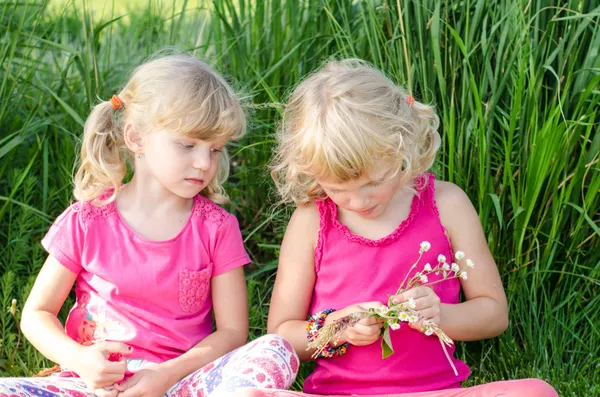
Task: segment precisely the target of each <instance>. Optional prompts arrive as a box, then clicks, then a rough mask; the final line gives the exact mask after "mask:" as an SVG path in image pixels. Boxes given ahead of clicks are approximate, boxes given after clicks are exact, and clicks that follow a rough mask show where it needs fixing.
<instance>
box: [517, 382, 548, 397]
mask: <svg viewBox="0 0 600 397" xmlns="http://www.w3.org/2000/svg"><path fill="white" fill-rule="evenodd" d="M513 382H514V383H513ZM513 382H511V383H513V385H512V387H511V393H510V394H509V395H511V396H513V395H514V396H528V397H558V393H557V392H556V390H554V388H553V387H552V386H550V384H548V383H547V382H545V381H543V380H541V379H521V380H516V381H513Z"/></svg>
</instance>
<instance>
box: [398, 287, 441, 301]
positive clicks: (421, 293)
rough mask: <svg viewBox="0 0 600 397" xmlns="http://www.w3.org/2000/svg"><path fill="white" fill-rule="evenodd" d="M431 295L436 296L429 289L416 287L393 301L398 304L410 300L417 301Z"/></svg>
mask: <svg viewBox="0 0 600 397" xmlns="http://www.w3.org/2000/svg"><path fill="white" fill-rule="evenodd" d="M431 294H435V292H433V290H432V289H431V288H429V287H415V288H413V289H409V290H408V291H405V292H403V293H401V294H398V295H396V296H395V297H394V299H393V300H392V301H393V302H394V303H396V304H398V303H404V302H408V301H409V300H410V298H412V299H414V300H415V301H416V300H417V299H420V298H424V297H427V296H429V295H431Z"/></svg>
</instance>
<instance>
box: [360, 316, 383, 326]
mask: <svg viewBox="0 0 600 397" xmlns="http://www.w3.org/2000/svg"><path fill="white" fill-rule="evenodd" d="M378 320H379V319H378V318H377V317H375V316H369V317H366V318H363V319H362V320H360V321H359V322H358V323H357V324H361V325H366V326H369V325H374V324H377V323H378V322H379V321H378ZM381 320H383V319H381Z"/></svg>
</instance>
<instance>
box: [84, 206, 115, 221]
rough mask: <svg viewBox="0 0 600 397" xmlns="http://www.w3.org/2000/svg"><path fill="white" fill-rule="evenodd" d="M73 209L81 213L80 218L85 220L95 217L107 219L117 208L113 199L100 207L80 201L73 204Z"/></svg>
mask: <svg viewBox="0 0 600 397" xmlns="http://www.w3.org/2000/svg"><path fill="white" fill-rule="evenodd" d="M73 211H75V212H79V213H81V219H83V221H84V222H87V221H90V220H92V219H96V218H104V219H108V218H110V217H111V216H112V215H114V214H115V213H116V212H117V209H116V206H115V202H114V201H113V202H112V203H108V204H104V205H103V206H101V207H97V206H95V205H94V204H92V203H90V202H87V201H81V202H79V203H77V204H75V205H74V206H73Z"/></svg>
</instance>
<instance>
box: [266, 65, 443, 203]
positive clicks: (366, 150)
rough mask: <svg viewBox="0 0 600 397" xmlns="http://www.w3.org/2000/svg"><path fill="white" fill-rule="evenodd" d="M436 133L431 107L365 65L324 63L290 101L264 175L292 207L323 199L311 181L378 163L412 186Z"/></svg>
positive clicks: (352, 175)
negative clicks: (268, 170)
mask: <svg viewBox="0 0 600 397" xmlns="http://www.w3.org/2000/svg"><path fill="white" fill-rule="evenodd" d="M438 126H439V118H438V116H437V115H436V114H435V112H434V110H433V108H432V107H431V106H429V105H425V104H422V103H419V102H416V101H414V103H413V101H412V98H410V97H408V96H407V92H406V91H405V90H404V89H403V88H402V87H400V86H398V85H396V84H394V83H393V82H392V81H391V80H390V79H389V78H387V77H386V76H385V75H384V74H383V73H382V72H381V71H379V70H377V69H375V68H374V67H372V66H370V65H369V64H368V63H367V62H364V61H361V60H358V59H348V60H342V61H336V62H329V63H327V64H326V65H325V66H324V67H323V68H321V69H320V70H319V71H317V72H316V73H314V74H312V75H311V76H309V77H308V78H307V79H305V80H304V81H303V82H302V83H300V85H298V87H297V88H296V89H295V90H294V92H293V93H292V94H291V96H290V98H289V100H288V103H287V105H286V107H285V110H284V114H283V120H282V122H281V125H280V127H279V130H278V132H277V147H276V149H275V156H274V159H273V161H272V164H271V170H272V172H271V175H272V177H273V180H274V181H275V185H276V186H277V189H278V191H279V194H280V196H281V198H282V201H283V202H296V203H306V202H308V201H311V200H314V199H318V198H323V197H324V196H325V193H324V191H323V190H322V188H321V187H320V186H319V184H318V182H317V181H316V179H321V178H330V177H331V178H335V179H336V180H338V181H340V182H346V181H350V180H353V179H357V178H360V177H361V176H362V175H364V174H365V173H367V172H370V171H371V170H372V169H373V168H374V167H375V165H376V163H378V162H379V160H384V161H389V162H390V163H391V164H392V165H394V166H395V169H394V171H395V173H394V175H396V173H397V172H402V177H401V178H402V179H403V181H405V182H406V181H412V180H413V178H414V177H416V176H417V175H419V174H422V173H424V172H425V171H427V170H428V169H429V168H430V167H431V165H432V163H433V160H434V158H435V154H436V152H437V150H438V148H439V146H440V136H439V134H438V132H437V129H438Z"/></svg>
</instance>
